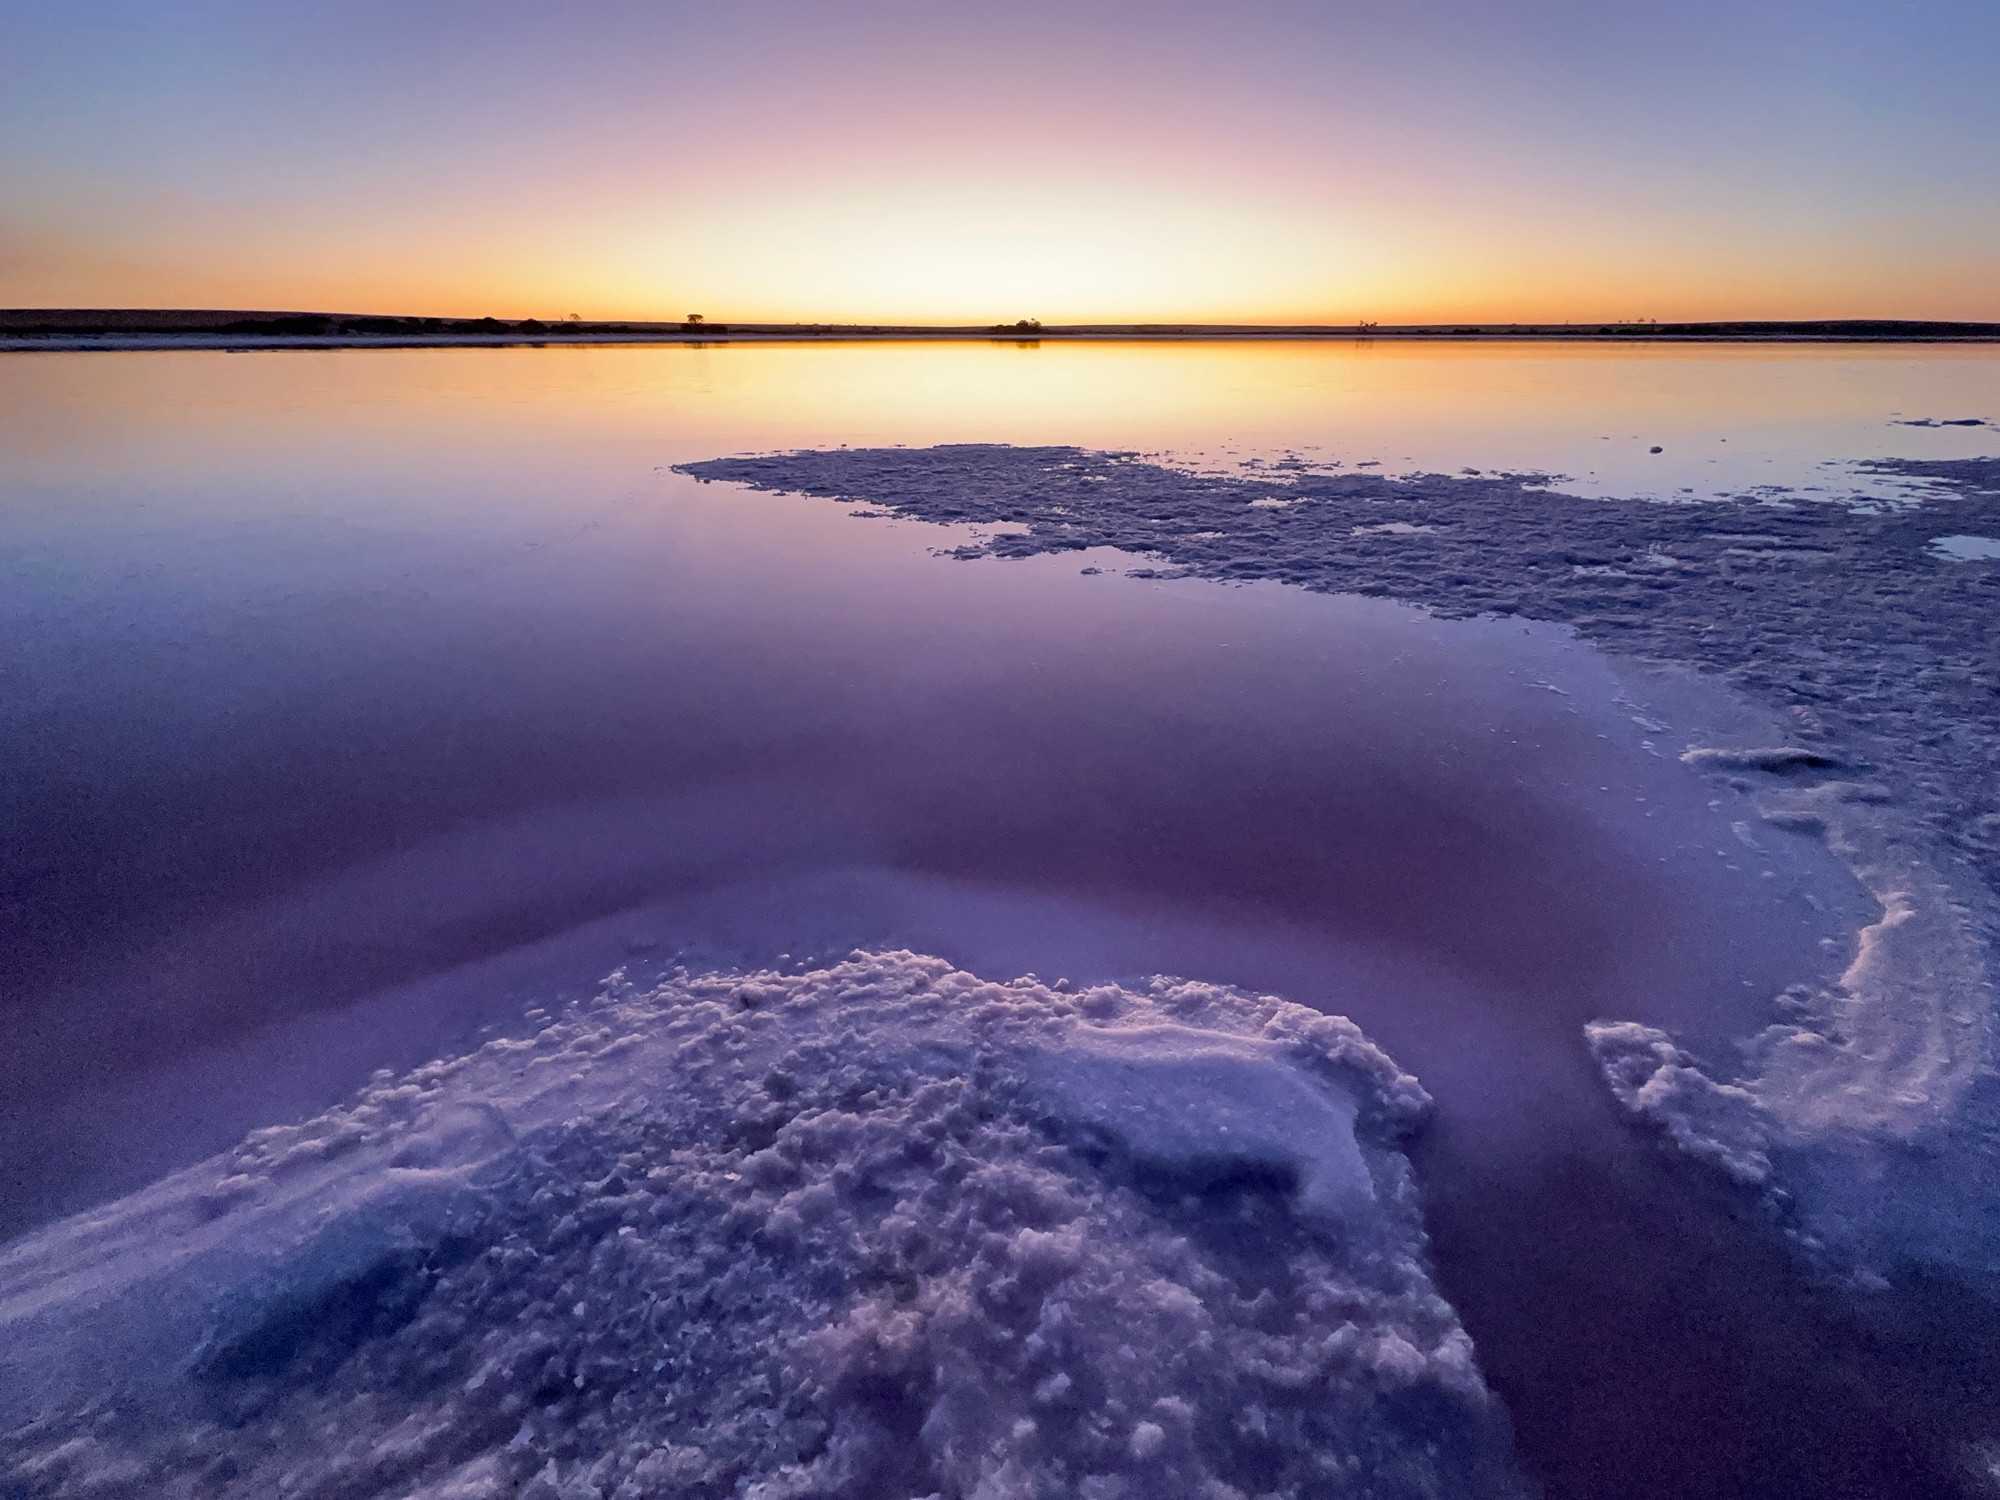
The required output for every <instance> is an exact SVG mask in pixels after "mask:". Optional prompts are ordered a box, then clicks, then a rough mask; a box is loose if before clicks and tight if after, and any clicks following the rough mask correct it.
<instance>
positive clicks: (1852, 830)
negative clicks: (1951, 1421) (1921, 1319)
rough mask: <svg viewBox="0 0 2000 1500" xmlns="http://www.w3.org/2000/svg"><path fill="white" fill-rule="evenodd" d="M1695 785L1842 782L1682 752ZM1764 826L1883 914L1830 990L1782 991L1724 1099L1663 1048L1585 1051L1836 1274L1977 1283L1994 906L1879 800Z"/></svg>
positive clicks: (1796, 760)
mask: <svg viewBox="0 0 2000 1500" xmlns="http://www.w3.org/2000/svg"><path fill="white" fill-rule="evenodd" d="M1681 758H1682V760H1684V761H1686V762H1687V763H1688V764H1690V765H1693V766H1696V767H1699V768H1702V769H1707V770H1733V769H1754V770H1761V771H1764V772H1767V773H1769V774H1771V775H1772V776H1774V777H1783V776H1785V775H1786V774H1787V773H1790V772H1795V771H1797V770H1798V769H1800V768H1802V767H1825V766H1827V765H1829V764H1837V763H1838V762H1837V761H1834V760H1833V759H1832V758H1831V757H1829V756H1826V755H1823V754H1821V753H1818V752H1807V751H1801V750H1793V749H1755V750H1715V749H1706V748H1703V749H1694V750H1690V751H1688V752H1687V753H1686V754H1684V755H1683V756H1682V757H1681ZM1760 800H1761V802H1762V805H1763V810H1764V817H1765V819H1766V820H1767V821H1768V822H1769V823H1770V824H1772V825H1773V826H1774V827H1776V828H1778V829H1781V830H1786V831H1790V832H1794V833H1801V834H1807V835H1812V836H1817V837H1823V838H1825V839H1826V841H1827V843H1828V845H1829V846H1830V847H1831V848H1832V849H1833V851H1834V852H1835V853H1836V854H1838V855H1839V856H1840V857H1841V859H1842V860H1843V861H1844V862H1845V863H1846V864H1847V865H1848V867H1849V868H1850V869H1852V870H1853V871H1854V873H1855V875H1856V876H1857V878H1859V880H1860V881H1861V883H1862V884H1863V885H1864V886H1865V887H1866V888H1867V889H1868V891H1869V892H1870V893H1871V894H1872V895H1873V896H1874V897H1875V899H1876V901H1877V902H1878V903H1879V904H1880V907H1881V913H1882V914H1881V916H1880V918H1879V919H1878V920H1877V921H1875V922H1873V923H1870V924H1869V925H1868V926H1866V927H1864V928H1863V929H1862V930H1861V931H1860V933H1859V934H1857V937H1856V942H1855V956H1854V959H1853V961H1852V962H1851V963H1850V964H1849V965H1848V967H1847V969H1846V971H1845V972H1844V973H1843V974H1842V975H1841V976H1840V979H1839V981H1838V983H1837V985H1835V986H1834V987H1832V988H1830V989H1823V990H1822V989H1817V988H1814V987H1812V986H1805V985H1799V986H1794V987H1793V988H1792V989H1791V990H1789V991H1787V992H1786V994H1785V995H1783V996H1781V997H1780V998H1779V1001H1778V1007H1777V1008H1778V1012H1779V1014H1778V1016H1777V1018H1776V1019H1775V1020H1774V1021H1773V1022H1772V1024H1771V1025H1769V1026H1768V1027H1766V1028H1765V1029H1764V1030H1763V1031H1762V1032H1761V1033H1760V1034H1758V1035H1757V1036H1755V1037H1753V1038H1751V1039H1749V1040H1748V1042H1747V1043H1746V1044H1745V1047H1744V1049H1743V1050H1744V1055H1745V1061H1746V1064H1747V1066H1746V1067H1745V1068H1744V1070H1743V1077H1742V1078H1740V1079H1738V1080H1737V1081H1734V1082H1721V1083H1719V1082H1716V1081H1715V1080H1714V1079H1713V1078H1711V1077H1710V1076H1709V1075H1708V1073H1707V1072H1705V1071H1704V1070H1703V1069H1702V1068H1701V1067H1700V1065H1699V1064H1697V1063H1696V1062H1695V1060H1694V1059H1692V1058H1691V1057H1689V1056H1688V1055H1687V1054H1686V1053H1684V1052H1683V1051H1682V1050H1681V1049H1680V1048H1679V1047H1678V1046H1676V1045H1675V1044H1674V1042H1673V1040H1672V1039H1671V1038H1670V1037H1668V1036H1667V1034H1666V1033H1664V1032H1661V1031H1659V1030H1657V1029H1655V1028H1652V1027H1647V1026H1641V1025H1638V1024H1637V1023H1634V1022H1629V1021H1628V1022H1612V1021H1599V1022H1594V1023H1592V1024H1591V1025H1590V1026H1589V1027H1587V1028H1586V1039H1587V1040H1588V1042H1589V1045H1590V1048H1591V1051H1592V1053H1593V1054H1594V1055H1595V1056H1596V1058H1597V1061H1598V1064H1599V1066H1600V1067H1601V1068H1602V1069H1603V1070H1604V1074H1605V1077H1606V1079H1607V1080H1608V1081H1609V1083H1610V1085H1611V1088H1612V1091H1613V1093H1614V1094H1616V1096H1617V1097H1618V1099H1619V1101H1620V1102H1621V1103H1623V1104H1624V1105H1625V1107H1626V1108H1627V1109H1629V1110H1630V1111H1632V1113H1633V1114H1635V1115H1639V1116H1641V1117H1644V1118H1646V1119H1649V1120H1651V1121H1653V1122H1654V1123H1656V1124H1658V1125H1659V1126H1661V1127H1662V1128H1663V1129H1664V1130H1665V1131H1666V1132H1667V1134H1668V1135H1669V1136H1670V1137H1671V1138H1672V1139H1673V1140H1674V1141H1675V1142H1676V1144H1678V1145H1679V1146H1681V1147H1682V1148H1683V1149H1685V1150H1687V1151H1689V1152H1691V1153H1692V1154H1694V1155H1695V1156H1697V1157H1701V1158H1703V1159H1706V1160H1708V1161H1711V1162H1713V1163H1715V1164H1716V1165H1717V1166H1719V1167H1721V1168H1722V1169H1723V1170H1724V1171H1725V1172H1727V1173H1728V1174H1729V1175H1730V1176H1731V1177H1733V1178H1735V1179H1736V1180H1737V1181H1739V1182H1743V1183H1746V1184H1750V1185H1767V1184H1768V1185H1770V1186H1771V1187H1772V1188H1773V1189H1774V1190H1775V1192H1776V1194H1777V1195H1778V1201H1779V1202H1780V1205H1781V1206H1782V1207H1783V1208H1784V1209H1785V1211H1786V1214H1787V1220H1788V1224H1789V1227H1790V1228H1791V1229H1792V1231H1793V1233H1794V1234H1795V1235H1796V1236H1797V1237H1798V1238H1799V1239H1800V1240H1801V1241H1802V1242H1803V1243H1804V1244H1805V1245H1806V1246H1807V1247H1808V1248H1809V1249H1811V1250H1812V1251H1814V1252H1815V1253H1816V1254H1819V1255H1821V1256H1822V1257H1824V1258H1826V1259H1828V1260H1829V1261H1830V1262H1831V1263H1832V1264H1833V1265H1834V1266H1835V1267H1836V1268H1837V1269H1838V1270H1839V1271H1841V1272H1842V1273H1843V1274H1845V1275H1848V1276H1851V1277H1855V1278H1858V1279H1860V1280H1863V1281H1879V1280H1881V1279H1882V1278H1883V1277H1884V1276H1885V1275H1892V1274H1894V1273H1896V1272H1898V1271H1900V1270H1903V1269H1905V1268H1907V1267H1908V1266H1909V1265H1911V1264H1915V1263H1922V1264H1925V1265H1928V1266H1932V1267H1942V1268H1946V1269H1948V1270H1949V1271H1951V1272H1953V1273H1955V1274H1957V1275H1960V1276H1969V1277H1973V1278H1976V1279H1979V1280H1981V1281H1985V1282H1987V1283H1989V1284H1990V1283H1991V1282H1992V1281H1993V1280H1994V1277H1995V1268H1996V1266H2000V1203H1996V1202H1995V1196H1994V1190H1993V1183H1992V1181H1991V1176H1990V1172H1989V1170H1988V1167H1987V1162H1988V1160H1989V1158H1990V1153H1991V1147H1992V1142H1993V1141H1994V1139H1995V1138H1996V1131H1995V1126H1996V1123H2000V1080H1996V1076H1995V1071H1994V1044H1995V1037H1994V1025H1995V1009H1996V1004H1995V1002H1996V998H1997V997H1996V995H1995V993H1994V980H1993V973H1992V958H1991V955H1992V953H1993V952H1994V945H1995V933H1994V930H1993V927H1994V923H1993V917H1992V912H1991V902H1990V899H1989V898H1986V897H1985V895H1984V893H1983V892H1982V891H1981V890H1980V888H1979V886H1978V883H1977V882H1976V880H1974V879H1973V878H1971V877H1970V876H1969V875H1967V874H1958V875H1956V876H1955V875H1954V874H1953V873H1952V872H1951V871H1950V868H1949V866H1948V865H1946V864H1945V863H1944V862H1942V861H1940V860H1938V859H1937V857H1936V855H1935V852H1934V851H1932V850H1929V849H1927V848H1925V847H1924V845H1923V843H1922V841H1921V840H1913V839H1911V838H1910V837H1908V835H1907V833H1906V831H1905V830H1903V829H1902V828H1901V827H1900V826H1899V825H1898V823H1897V822H1896V821H1894V820H1893V819H1892V818H1891V817H1889V816H1887V815H1886V814H1885V810H1884V804H1885V803H1886V802H1887V801H1889V800H1890V797H1889V794H1888V793H1887V792H1885V791H1884V790H1883V789H1882V788H1881V787H1879V786H1873V785H1870V784H1868V783H1863V782H1855V781H1848V780H1831V781H1825V782H1821V783H1819V784H1817V785H1813V786H1806V787H1792V786H1787V785H1785V784H1784V783H1783V782H1782V781H1779V782H1776V783H1774V784H1772V785H1770V786H1767V787H1766V788H1765V789H1764V791H1763V794H1762V797H1761V799H1760Z"/></svg>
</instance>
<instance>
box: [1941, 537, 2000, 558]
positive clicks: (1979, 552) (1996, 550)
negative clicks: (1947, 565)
mask: <svg viewBox="0 0 2000 1500" xmlns="http://www.w3.org/2000/svg"><path fill="white" fill-rule="evenodd" d="M1930 550H1931V552H1932V553H1933V554H1934V555H1936V556H1938V557H1941V558H1943V559H1945V560H1946V561H1947V562H1991V561H1992V560H1994V559H1995V558H2000V537H1990V536H1938V537H1932V538H1931V546H1930Z"/></svg>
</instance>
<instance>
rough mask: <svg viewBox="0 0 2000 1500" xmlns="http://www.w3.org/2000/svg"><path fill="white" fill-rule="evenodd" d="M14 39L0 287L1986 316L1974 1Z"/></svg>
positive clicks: (1252, 10) (132, 299) (1, 193)
mask: <svg viewBox="0 0 2000 1500" xmlns="http://www.w3.org/2000/svg"><path fill="white" fill-rule="evenodd" d="M0 56H4V57H5V58H6V60H7V61H6V64H5V66H4V69H0V305H9V306H238V307H309V308H338V309H343V310H358V311H386V312H395V311H405V312H439V313H485V312H493V313H496V314H499V315H503V316H526V315H528V314H537V315H540V316H544V317H548V316H561V315H562V314H564V313H568V312H572V311H574V312H581V313H584V314H585V315H589V316H595V315H616V314H627V315H633V316H679V315H681V314H682V313H684V312H687V311H690V310H699V311H704V312H706V313H707V314H708V315H709V316H710V317H711V318H726V317H737V318H745V319H748V318H757V317H770V318H828V319H871V318H884V319H887V318H898V319H902V318H908V319H941V320H952V319H977V320H980V321H987V320H992V319H999V318H1006V319H1009V320H1011V319H1012V318H1015V317H1041V318H1044V319H1050V320H1068V319H1089V318H1107V319H1120V318H1204V319H1231V318H1246V319H1304V320H1311V319H1325V320H1337V321H1349V320H1352V319H1355V318H1364V317H1366V318H1377V319H1381V320H1385V321H1398V320H1403V319H1432V318H1438V319H1452V318H1474V317H1478V318H1553V319H1566V318H1575V319H1580V320H1594V319H1604V318H1631V317H1659V318H1679V317H1704V316H1708V317H1727V316H1755V315H1767V316H1939V317H1986V318H2000V87H1996V86H1995V85H1994V83H1993V77H1992V69H1993V66H1994V64H1995V62H1996V60H2000V6H1996V5H1994V4H1993V3H1992V0H1915V3H1910V4H1905V5H1900V6H1888V5H1883V4H1880V3H1865V4H1864V3H1860V0H1816V3H1804V0H1733V3H1722V0H1687V3H1682V4H1678V5H1674V6H1667V5H1659V4H1650V5H1641V4H1633V3H1624V4H1619V3H1597V4H1591V5H1586V4H1582V3H1577V0H1527V3H1519V0H1517V3H1513V4H1494V3H1490V0H1488V3H1479V0H1415V3H1406V4H1399V5H1394V6H1391V5H1385V4H1373V5H1362V4H1356V3H1351V0H1321V3H1317V4H1306V3H1298V0H1244V3H1238V4H1232V5H1230V6H1227V7H1224V6H1221V5H1217V4H1206V5H1189V4H1185V3H1181V0H1147V3H1143V4H1142V3H1137V0H1099V3H1088V0H1083V3H1078V0H1070V3H1064V4H1045V3H1027V4H999V5H985V6H977V7H975V6H971V5H952V4H938V3H931V4H915V3H907V0H857V3H849V4H829V3H808V0H791V3H786V0H751V3H737V4H727V5H718V4H715V3H713V0H711V3H707V4H702V5H693V4H679V3H673V4H663V3H653V4H640V3H619V0H595V3H591V0H585V3H577V4H567V5H563V6H553V5H549V4H546V3H536V4H527V3H522V0H483V3H477V4H473V3H426V0H401V3H395V4H390V3H383V0H351V3H346V4H339V5H330V4H317V5H304V4H299V5H288V6H274V5H271V4H269V3H268V0H266V3H260V4H252V3H243V0H215V3H185V0H145V3H136V0H78V3H71V4H66V5H62V6H55V5H44V6H31V5H25V4H23V5H15V6H11V7H7V8H5V9H4V10H0Z"/></svg>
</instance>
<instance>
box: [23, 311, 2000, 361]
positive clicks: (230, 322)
mask: <svg viewBox="0 0 2000 1500" xmlns="http://www.w3.org/2000/svg"><path fill="white" fill-rule="evenodd" d="M1287 340H1292V341H1340V342H1356V341H1369V340H1394V341H1398V342H1410V343H1440V342H1507V341H1514V342H1520V341H1529V342H1539V343H1554V342H1564V341H1571V342H1591V343H1738V344H1741V343H1754V344H1780V343H1782V344H1790V343H1813V344H1823V343H1841V344H1880V343H1898V344H1908V343H1924V344H1937V343H2000V323H1976V322H1951V321H1931V320H1916V319H1816V320H1793V321H1743V320H1739V321H1729V322H1705V323H1436V324H1393V325H1370V324H1365V323H1363V324H1268V323H1073V324H1049V325H1041V324H1037V323H1034V322H1032V321H1029V322H1021V323H1010V324H982V325H971V324H963V325H924V324H873V323H707V322H693V323H689V322H680V323H660V322H632V321H623V320H620V321H594V322H582V321H577V322H558V323H543V322H541V321H539V320H537V319H533V318H529V319H524V320H521V321H518V322H505V321H502V320H500V319H495V318H400V317H381V316H377V315H374V314H345V313H296V312H234V311H181V310H147V309H115V310H105V309H82V308H20V309H0V352H6V353H29V352H34V351H37V350H44V351H55V350H89V349H100V350H143V349H211V350H213V349H221V350H238V349H240V350H251V349H396V348H457V347H510V346H523V345H529V346H542V347H554V346H560V345H567V344H702V345H714V344H771V343H781V344H817V343H894V342H959V343H964V342H975V343H1010V344H1034V343H1107V342H1114V343H1127V342H1137V343H1143V342H1230V341H1271V342H1280V341H1287Z"/></svg>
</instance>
